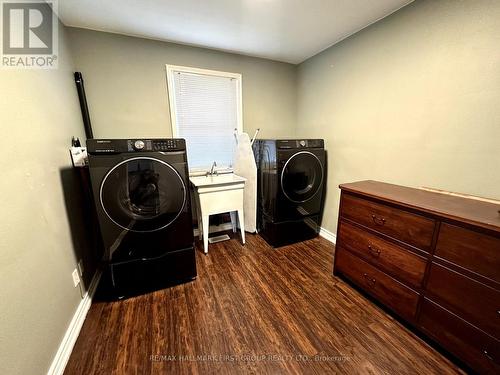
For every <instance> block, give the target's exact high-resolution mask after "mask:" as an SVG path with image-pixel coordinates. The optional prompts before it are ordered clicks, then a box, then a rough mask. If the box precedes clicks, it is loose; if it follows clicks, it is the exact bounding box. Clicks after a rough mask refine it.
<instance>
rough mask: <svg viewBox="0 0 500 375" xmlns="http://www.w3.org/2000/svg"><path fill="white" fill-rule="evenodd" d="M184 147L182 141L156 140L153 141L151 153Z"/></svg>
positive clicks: (173, 139)
mask: <svg viewBox="0 0 500 375" xmlns="http://www.w3.org/2000/svg"><path fill="white" fill-rule="evenodd" d="M183 147H185V144H184V140H183V139H175V138H172V139H157V140H154V141H153V151H172V150H178V149H179V148H183Z"/></svg>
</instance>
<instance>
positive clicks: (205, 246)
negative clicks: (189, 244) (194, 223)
mask: <svg viewBox="0 0 500 375" xmlns="http://www.w3.org/2000/svg"><path fill="white" fill-rule="evenodd" d="M209 217H210V216H208V215H204V216H203V217H202V222H203V224H202V226H203V251H204V252H205V254H208V226H209V223H210V222H209Z"/></svg>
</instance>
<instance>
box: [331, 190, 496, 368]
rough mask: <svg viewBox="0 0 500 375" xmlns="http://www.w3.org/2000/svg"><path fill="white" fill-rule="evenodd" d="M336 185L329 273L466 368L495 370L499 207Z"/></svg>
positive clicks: (436, 195) (417, 193) (416, 192)
mask: <svg viewBox="0 0 500 375" xmlns="http://www.w3.org/2000/svg"><path fill="white" fill-rule="evenodd" d="M340 188H341V190H342V195H341V200H340V215H339V225H338V231H337V240H338V242H337V249H336V252H337V254H336V255H335V259H334V261H335V265H334V274H335V273H342V274H343V275H345V276H346V277H347V278H349V279H351V280H352V281H353V282H354V283H356V284H358V285H359V286H361V287H362V288H364V289H365V290H366V291H367V292H369V293H370V294H371V295H372V296H373V297H374V298H376V299H378V300H379V302H381V303H383V304H386V305H387V306H388V307H390V308H391V309H392V310H394V312H395V313H396V314H399V315H401V316H403V317H404V318H406V319H408V320H409V319H412V318H413V319H412V321H411V322H412V323H415V324H416V327H417V328H418V329H420V330H421V331H423V332H425V333H427V334H428V335H429V336H432V337H434V338H435V339H436V340H437V341H439V342H440V343H441V345H443V346H444V347H445V348H446V349H448V350H449V351H450V352H452V353H454V354H455V355H456V356H457V357H458V358H460V359H461V360H462V361H463V362H465V363H466V364H468V365H469V366H470V367H471V368H472V369H473V371H474V372H478V373H495V374H500V364H499V361H500V359H499V357H500V215H499V213H500V204H497V203H495V202H493V201H491V202H487V201H485V200H482V199H471V198H465V197H458V196H455V195H453V194H441V193H437V192H430V191H426V190H425V189H413V188H409V187H404V186H398V185H393V184H387V183H383V182H378V181H359V182H353V183H348V184H342V185H340ZM405 285H408V286H405ZM417 301H419V304H418V309H417V308H416V306H417ZM495 361H496V363H495Z"/></svg>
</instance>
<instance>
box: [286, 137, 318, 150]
mask: <svg viewBox="0 0 500 375" xmlns="http://www.w3.org/2000/svg"><path fill="white" fill-rule="evenodd" d="M324 146H325V143H324V141H323V140H322V139H280V140H277V141H276V147H277V148H279V149H290V148H323V147H324Z"/></svg>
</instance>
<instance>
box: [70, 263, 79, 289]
mask: <svg viewBox="0 0 500 375" xmlns="http://www.w3.org/2000/svg"><path fill="white" fill-rule="evenodd" d="M71 276H73V284H74V285H75V288H76V287H77V286H78V284H80V276H78V270H77V269H76V268H75V269H74V270H73V272H72V273H71Z"/></svg>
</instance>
